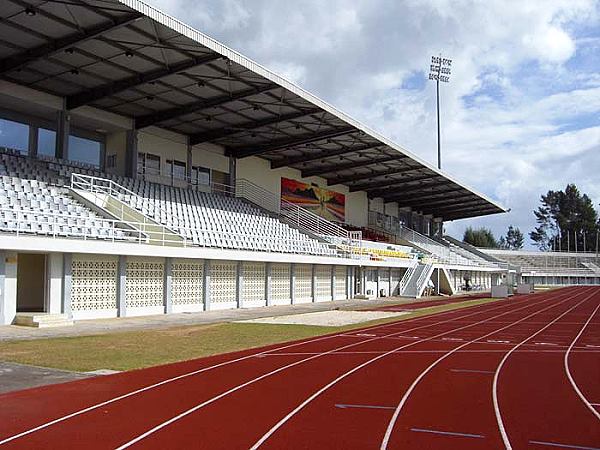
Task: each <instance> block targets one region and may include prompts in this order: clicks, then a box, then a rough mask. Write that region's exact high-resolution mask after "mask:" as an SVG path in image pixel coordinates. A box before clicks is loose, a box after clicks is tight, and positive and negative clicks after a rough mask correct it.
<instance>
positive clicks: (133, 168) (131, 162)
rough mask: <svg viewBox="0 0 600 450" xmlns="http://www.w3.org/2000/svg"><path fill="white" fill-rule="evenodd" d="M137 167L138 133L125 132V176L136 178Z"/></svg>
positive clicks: (132, 131)
mask: <svg viewBox="0 0 600 450" xmlns="http://www.w3.org/2000/svg"><path fill="white" fill-rule="evenodd" d="M137 165H138V132H137V130H129V131H127V137H126V144H125V176H126V177H129V178H136V177H137Z"/></svg>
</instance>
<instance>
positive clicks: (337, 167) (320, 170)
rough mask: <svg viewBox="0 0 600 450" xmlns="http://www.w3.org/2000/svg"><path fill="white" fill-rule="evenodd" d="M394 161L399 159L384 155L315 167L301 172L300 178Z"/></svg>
mask: <svg viewBox="0 0 600 450" xmlns="http://www.w3.org/2000/svg"><path fill="white" fill-rule="evenodd" d="M367 158H369V157H368V156H367ZM396 159H399V158H398V156H396V155H394V156H390V155H384V156H383V157H379V158H369V159H366V160H360V161H350V162H347V163H342V164H340V163H334V164H328V165H326V166H323V167H315V168H314V169H306V170H303V171H302V176H304V177H312V176H321V175H327V174H329V173H334V172H339V171H341V170H348V169H355V168H357V167H366V166H370V165H372V164H378V163H385V162H390V161H395V160H396ZM396 170H397V169H396ZM357 176H358V175H357ZM369 176H372V175H369ZM327 184H330V183H327ZM335 184H338V182H337V178H336V183H335Z"/></svg>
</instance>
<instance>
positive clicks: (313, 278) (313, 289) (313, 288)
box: [310, 264, 317, 303]
mask: <svg viewBox="0 0 600 450" xmlns="http://www.w3.org/2000/svg"><path fill="white" fill-rule="evenodd" d="M310 268H311V274H310V297H311V298H312V301H313V303H314V302H316V301H317V271H316V270H315V265H314V264H312V265H311V266H310Z"/></svg>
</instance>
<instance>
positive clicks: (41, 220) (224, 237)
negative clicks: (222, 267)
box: [0, 208, 337, 257]
mask: <svg viewBox="0 0 600 450" xmlns="http://www.w3.org/2000/svg"><path fill="white" fill-rule="evenodd" d="M7 213H10V214H12V216H13V217H10V216H9V215H8V214H7ZM0 214H1V215H2V216H4V219H3V220H2V221H0V231H8V232H11V233H16V235H17V236H19V235H36V234H37V235H44V236H51V237H53V238H59V237H78V238H83V239H84V240H87V239H92V238H93V239H94V240H97V239H100V240H109V241H112V242H128V243H132V242H135V243H139V244H148V243H153V242H159V243H161V244H162V245H173V246H183V247H199V246H200V247H207V248H220V249H227V248H229V249H237V250H240V248H239V247H234V246H231V245H228V244H227V241H229V242H232V241H238V242H239V241H241V240H246V241H252V240H254V241H257V242H258V241H260V240H265V239H269V238H271V236H265V235H257V234H240V233H233V232H228V231H222V230H210V229H207V228H188V227H179V228H178V230H179V231H181V232H184V233H185V234H184V235H183V236H181V238H182V240H180V239H177V240H173V239H170V237H171V236H173V234H174V233H173V232H172V231H170V230H168V229H167V228H166V227H164V226H163V227H161V231H150V232H144V231H142V228H143V227H144V226H147V225H149V224H148V223H147V222H136V221H127V220H117V219H105V218H97V217H94V218H89V219H86V218H83V217H81V216H75V215H63V214H61V213H55V212H46V211H34V210H27V211H17V212H15V210H14V209H11V208H0ZM25 215H32V216H33V217H24V216H25ZM19 216H22V217H19ZM69 219H70V220H71V221H75V220H80V221H86V220H90V221H93V222H101V223H102V227H101V228H98V230H105V231H106V232H107V233H108V235H102V232H101V233H93V232H88V231H87V229H88V228H89V229H93V228H94V227H91V226H87V225H85V224H80V225H77V224H75V225H73V224H68V223H61V222H68V221H69ZM2 222H5V223H6V224H7V225H3V224H2ZM34 224H35V225H47V226H48V227H49V228H50V229H49V230H48V231H42V230H29V229H26V227H23V226H21V225H34ZM60 227H69V228H71V230H68V231H64V230H61V228H60ZM157 227H160V224H159V225H157ZM72 228H76V229H81V230H82V231H73V230H72ZM111 231H112V232H111ZM118 232H122V236H119V234H120V233H118ZM187 232H189V234H191V235H192V236H193V235H194V234H196V235H198V236H202V238H203V239H204V238H207V239H209V240H210V239H211V238H212V240H213V241H214V243H213V244H211V245H204V244H201V243H199V242H197V241H195V239H194V238H193V237H192V238H188V237H187V235H188V233H187ZM150 235H159V236H160V238H159V239H156V238H152V237H151V236H150ZM178 237H179V236H178ZM272 243H273V244H275V243H276V242H275V241H273V242H272ZM277 243H283V244H285V246H286V247H287V248H288V249H290V250H286V251H281V250H277V247H276V246H275V245H267V247H271V248H269V250H268V251H271V252H274V253H292V254H315V253H311V252H310V251H305V250H302V248H303V247H307V246H308V244H310V241H306V240H303V239H289V238H278V239H277ZM320 248H323V247H320ZM242 250H243V249H242ZM253 250H258V251H261V250H262V251H267V250H263V249H261V248H253ZM319 256H330V257H335V256H337V255H336V254H335V253H331V254H325V253H324V254H319Z"/></svg>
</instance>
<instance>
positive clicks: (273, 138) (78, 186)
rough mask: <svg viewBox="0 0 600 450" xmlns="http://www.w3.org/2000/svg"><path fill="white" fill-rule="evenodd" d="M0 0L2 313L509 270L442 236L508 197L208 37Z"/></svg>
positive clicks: (483, 284) (99, 313)
mask: <svg viewBox="0 0 600 450" xmlns="http://www.w3.org/2000/svg"><path fill="white" fill-rule="evenodd" d="M0 4H1V5H2V16H3V20H2V21H1V22H0V73H1V77H0V125H1V126H2V129H3V130H10V133H2V134H0V323H4V324H10V323H14V322H17V323H28V322H32V321H33V322H35V321H38V324H39V323H41V322H40V321H46V323H68V322H69V321H71V320H73V319H76V320H80V319H88V318H104V317H125V316H135V315H149V314H165V313H171V312H195V311H205V310H212V309H224V308H242V307H257V306H265V305H279V304H296V303H306V302H321V301H331V300H337V299H346V298H356V297H363V298H364V297H378V296H390V295H401V296H407V297H419V296H421V295H422V293H423V291H424V289H425V288H426V286H428V285H429V286H430V285H431V284H432V283H433V285H434V286H435V290H436V291H437V292H440V293H445V294H453V293H456V292H460V291H462V290H470V289H479V290H489V289H490V287H491V286H492V285H495V284H498V283H500V282H502V280H503V278H504V277H506V273H507V271H508V264H507V263H506V262H501V261H499V260H498V259H495V258H490V257H489V256H487V255H486V254H484V253H482V252H480V251H479V250H477V249H470V248H469V247H467V246H465V245H462V244H461V243H459V242H456V241H454V240H452V239H451V238H447V237H444V236H443V224H444V222H445V221H452V220H458V219H463V218H469V217H477V216H482V215H488V214H497V213H502V212H505V211H506V210H505V209H504V208H503V207H502V206H500V205H498V204H497V203H496V202H494V201H492V200H490V199H489V198H487V197H485V196H484V195H482V194H479V193H477V192H476V191H474V190H473V189H470V188H469V187H467V186H465V185H464V184H462V183H461V182H459V181H458V180H456V179H454V178H452V177H450V176H448V175H447V174H445V173H443V172H441V171H439V170H437V169H436V168H434V167H432V166H431V165H430V164H428V163H426V162H424V161H422V160H421V159H419V158H418V157H416V156H415V155H413V154H411V153H410V152H408V151H407V150H405V149H403V148H401V147H399V146H398V145H396V144H395V143H393V142H391V141H390V140H388V139H386V138H385V137H384V136H381V135H379V134H378V133H376V132H374V131H371V130H370V129H368V128H367V127H365V126H364V125H362V124H360V123H359V122H357V121H356V120H354V119H352V118H350V117H348V116H347V115H345V114H344V113H342V112H340V111H338V110H336V109H335V108H333V107H332V106H331V105H329V104H327V103H325V102H324V101H322V100H320V99H318V98H317V97H315V96H314V95H312V94H310V93H308V92H306V91H305V90H303V89H301V88H299V87H298V86H296V85H294V84H292V83H290V82H289V81H287V80H285V79H283V78H281V77H279V76H278V75H275V74H274V73H272V72H270V71H269V70H267V69H265V68H264V67H262V66H260V65H258V64H256V63H255V62H253V61H251V60H249V59H247V58H245V57H244V56H242V55H240V54H239V53H237V52H235V51H233V50H231V49H229V48H227V47H225V46H224V45H223V44H220V43H219V42H217V41H215V40H214V39H212V38H210V37H208V36H206V35H204V34H202V33H200V32H199V31H196V30H194V29H192V28H190V27H189V26H187V25H185V24H183V23H181V22H179V21H178V20H176V19H174V18H172V17H170V16H168V15H166V14H164V13H162V12H160V11H159V10H157V9H155V8H153V7H151V6H149V5H147V4H145V3H143V2H140V1H137V0H121V1H106V0H101V1H100V0H76V1H72V2H71V1H69V2H65V1H55V0H49V1H44V2H33V1H31V0H0ZM589 270H597V268H596V269H589ZM32 317H33V319H32Z"/></svg>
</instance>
